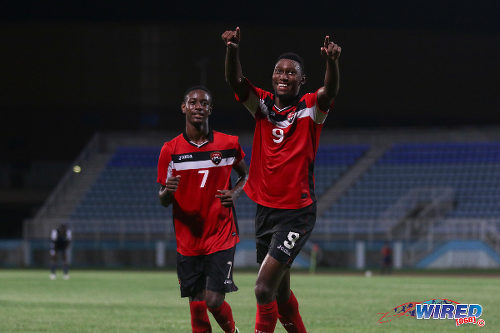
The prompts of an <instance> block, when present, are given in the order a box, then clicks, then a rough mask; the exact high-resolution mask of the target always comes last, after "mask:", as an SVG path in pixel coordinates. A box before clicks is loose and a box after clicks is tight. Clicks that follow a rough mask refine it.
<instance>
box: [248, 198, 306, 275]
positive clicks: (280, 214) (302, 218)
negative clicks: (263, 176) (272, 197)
mask: <svg viewBox="0 0 500 333" xmlns="http://www.w3.org/2000/svg"><path fill="white" fill-rule="evenodd" d="M315 223H316V203H315V202H314V203H312V204H311V205H309V206H307V207H304V208H299V209H278V208H269V207H265V206H262V205H257V213H256V216H255V238H256V246H257V262H258V263H259V264H261V263H262V261H263V260H264V258H265V257H266V255H267V254H268V253H269V255H270V256H271V257H273V258H274V259H276V260H278V261H279V262H281V263H283V264H286V265H287V266H289V267H290V266H291V265H292V263H293V261H294V260H295V257H297V255H298V254H299V252H300V250H301V249H302V247H303V246H304V244H305V243H306V242H307V240H308V239H309V236H310V235H311V232H312V230H313V228H314V224H315Z"/></svg>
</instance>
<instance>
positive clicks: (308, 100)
mask: <svg viewBox="0 0 500 333" xmlns="http://www.w3.org/2000/svg"><path fill="white" fill-rule="evenodd" d="M318 90H319V89H318ZM318 90H316V91H311V92H307V93H305V94H304V95H302V97H301V98H300V99H299V103H301V102H302V103H305V104H306V107H312V106H313V105H314V104H316V102H317V100H318Z"/></svg>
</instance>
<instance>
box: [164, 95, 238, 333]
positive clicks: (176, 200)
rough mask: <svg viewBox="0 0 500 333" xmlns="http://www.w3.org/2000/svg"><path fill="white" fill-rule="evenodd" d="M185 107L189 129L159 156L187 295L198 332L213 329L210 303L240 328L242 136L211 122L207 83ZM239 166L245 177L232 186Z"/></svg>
mask: <svg viewBox="0 0 500 333" xmlns="http://www.w3.org/2000/svg"><path fill="white" fill-rule="evenodd" d="M181 109H182V113H184V114H185V115H186V129H185V131H184V133H182V134H180V135H178V136H177V137H175V138H174V139H172V140H171V141H168V142H166V143H165V144H164V145H163V147H162V149H161V153H160V158H159V161H158V183H160V184H161V187H160V191H159V198H160V202H161V204H162V205H163V206H169V205H170V204H172V205H173V218H174V227H175V237H176V241H177V275H178V278H179V283H180V290H181V297H189V307H190V310H191V326H192V331H193V332H196V333H202V332H203V333H207V332H212V328H211V325H210V320H209V318H208V314H207V308H208V310H209V311H210V312H211V313H212V315H213V316H214V318H215V320H216V321H217V323H218V324H219V326H220V327H221V328H222V330H223V331H224V332H226V333H233V332H238V329H237V328H236V327H235V323H234V320H233V314H232V310H231V307H230V306H229V304H228V303H227V302H226V301H225V300H224V299H225V294H226V293H227V292H232V291H236V290H238V288H237V287H236V285H235V284H234V282H233V264H234V252H235V248H236V243H238V242H239V237H238V226H237V223H236V217H235V213H234V209H233V208H234V201H235V200H236V198H237V197H238V196H239V194H240V193H241V190H242V188H243V185H244V184H245V182H246V179H247V174H248V168H247V166H246V164H245V161H244V159H243V157H244V156H245V154H244V152H243V150H242V149H241V147H240V144H239V142H238V137H236V136H232V135H227V134H223V133H221V132H217V131H214V130H212V128H211V127H210V126H209V123H208V118H209V116H210V114H211V113H212V95H211V93H210V92H209V91H208V89H207V88H205V87H203V86H195V87H192V88H189V89H188V90H187V91H186V93H185V94H184V101H183V102H182V104H181ZM233 169H234V170H235V171H236V173H237V174H238V176H239V178H238V180H237V181H236V184H235V185H234V187H231V171H232V170H233Z"/></svg>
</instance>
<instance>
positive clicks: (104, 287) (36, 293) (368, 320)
mask: <svg viewBox="0 0 500 333" xmlns="http://www.w3.org/2000/svg"><path fill="white" fill-rule="evenodd" d="M70 273H71V279H70V280H67V281H64V280H62V279H61V276H60V275H58V279H57V280H55V281H51V280H49V272H48V270H43V271H42V270H0V332H2V333H3V332H8V333H10V332H50V333H58V332H64V333H67V332H106V333H110V332H120V333H121V332H134V333H136V332H169V333H170V332H173V333H177V332H190V331H191V326H190V317H189V308H188V303H187V300H186V299H181V298H180V296H179V288H178V283H177V276H176V274H175V272H165V271H153V272H151V271H86V270H83V271H79V270H72V271H71V272H70ZM255 277H256V272H254V273H241V272H238V270H236V272H235V282H236V284H237V285H238V286H239V288H240V290H239V291H238V292H236V293H231V294H228V295H227V298H226V299H227V301H228V302H229V304H230V305H231V307H232V309H233V315H234V318H235V320H236V325H237V326H238V327H239V328H240V331H241V332H243V333H245V332H248V333H250V332H253V327H254V319H255V300H254V296H253V285H254V282H255ZM292 289H293V290H294V293H295V295H296V296H297V298H298V300H299V304H300V311H301V314H302V318H303V319H304V323H305V326H306V328H307V329H308V332H313V333H319V332H325V333H330V332H405V333H406V332H419V333H420V332H457V331H460V332H464V331H467V332H469V331H478V332H483V331H489V332H500V279H499V278H498V277H484V278H481V277H461V276H460V275H456V276H402V275H393V276H373V277H370V278H367V277H364V276H362V275H361V274H359V275H355V274H352V275H343V274H318V275H308V274H305V273H300V272H293V273H292ZM433 298H447V299H452V300H454V301H458V302H461V303H476V304H481V305H482V306H483V315H482V316H481V318H482V319H484V321H485V323H486V325H485V326H484V327H482V328H480V327H478V326H476V325H472V324H465V325H463V326H461V327H455V322H454V321H453V320H432V319H431V320H416V319H415V318H411V317H401V318H395V319H394V320H392V321H391V322H388V323H384V324H380V323H378V320H379V318H380V317H381V316H382V314H379V313H385V312H389V311H391V310H392V309H393V308H394V307H396V306H398V305H400V304H403V303H406V302H410V301H425V300H428V299H433ZM209 316H210V319H211V322H212V327H213V331H214V332H221V330H220V328H219V327H218V326H217V323H216V322H215V320H214V319H213V317H211V315H209ZM276 327H277V329H276V332H285V330H284V329H283V328H282V327H281V325H280V324H279V322H278V324H277V326H276Z"/></svg>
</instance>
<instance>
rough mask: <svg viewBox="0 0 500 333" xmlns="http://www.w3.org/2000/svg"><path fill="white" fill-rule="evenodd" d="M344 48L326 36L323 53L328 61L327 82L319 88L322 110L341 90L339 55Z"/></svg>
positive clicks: (326, 107)
mask: <svg viewBox="0 0 500 333" xmlns="http://www.w3.org/2000/svg"><path fill="white" fill-rule="evenodd" d="M341 51H342V48H341V47H340V46H339V45H337V44H335V43H334V42H332V41H330V36H326V37H325V42H324V43H323V46H322V47H321V55H322V56H323V58H324V59H325V61H326V71H325V82H324V85H323V87H321V88H320V89H319V90H318V106H319V107H320V109H321V110H327V109H328V107H329V106H330V104H332V102H333V99H334V98H335V96H337V93H338V91H339V79H340V74H339V63H338V60H339V57H340V52H341Z"/></svg>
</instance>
